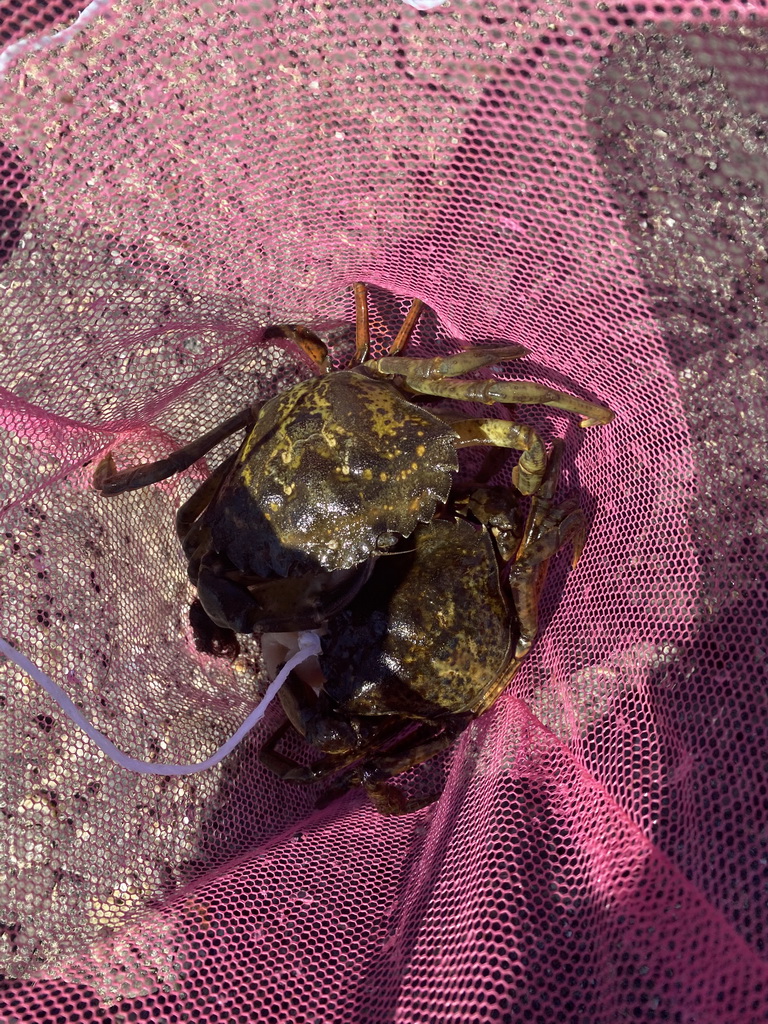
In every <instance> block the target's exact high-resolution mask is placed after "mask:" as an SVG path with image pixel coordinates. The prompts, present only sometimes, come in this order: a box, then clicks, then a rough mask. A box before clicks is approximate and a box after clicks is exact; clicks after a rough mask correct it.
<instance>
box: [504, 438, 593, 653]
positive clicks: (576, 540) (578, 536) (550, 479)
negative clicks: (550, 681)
mask: <svg viewBox="0 0 768 1024" xmlns="http://www.w3.org/2000/svg"><path fill="white" fill-rule="evenodd" d="M562 456H563V442H562V441H554V442H553V444H552V452H551V454H550V457H549V462H548V463H547V468H546V472H545V474H544V478H543V480H542V482H541V485H540V487H539V488H538V490H537V491H536V493H535V494H534V495H533V496H532V497H531V508H530V511H529V513H528V519H527V521H526V524H525V529H524V530H523V539H522V541H521V542H520V547H519V548H518V551H517V554H516V556H515V562H514V564H513V565H512V567H511V569H510V573H509V586H510V589H511V591H512V596H513V598H514V601H515V609H516V611H517V618H518V622H519V623H520V636H519V639H518V642H517V648H516V650H515V658H516V659H518V660H519V659H520V658H523V657H524V656H525V655H526V654H527V653H528V651H529V650H530V647H531V644H532V643H533V641H534V639H535V638H536V633H537V632H538V622H539V595H540V593H541V590H542V587H543V586H544V581H545V579H546V576H547V570H548V568H549V560H550V559H551V558H552V556H553V555H555V554H557V552H558V551H559V550H560V548H562V547H564V546H565V545H566V544H567V543H568V542H569V541H571V542H572V543H573V562H572V564H573V565H574V566H575V565H576V563H577V562H578V560H579V557H580V555H581V552H582V550H583V548H584V542H585V540H586V536H587V528H586V521H585V519H584V513H583V512H582V511H581V509H580V508H579V506H578V503H577V502H576V500H575V499H574V498H568V499H566V500H565V501H564V502H563V503H562V504H561V505H558V506H557V507H556V508H552V499H553V498H554V495H555V491H556V490H557V485H558V482H559V480H560V466H561V462H562Z"/></svg>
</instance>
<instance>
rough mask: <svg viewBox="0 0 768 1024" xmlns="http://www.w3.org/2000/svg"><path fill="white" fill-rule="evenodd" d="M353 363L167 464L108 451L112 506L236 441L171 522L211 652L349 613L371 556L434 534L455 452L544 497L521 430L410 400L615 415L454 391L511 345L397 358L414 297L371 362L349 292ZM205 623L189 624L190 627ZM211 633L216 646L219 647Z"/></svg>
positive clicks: (530, 391)
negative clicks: (508, 465)
mask: <svg viewBox="0 0 768 1024" xmlns="http://www.w3.org/2000/svg"><path fill="white" fill-rule="evenodd" d="M355 298H356V306H357V323H356V329H357V335H356V350H355V358H354V361H353V364H354V365H353V366H352V368H351V369H347V370H341V371H337V372H330V373H325V372H324V373H323V374H322V375H320V376H316V377H312V378H311V379H309V380H305V381H302V382H300V383H298V384H295V385H293V386H292V387H289V388H288V389H286V390H285V391H283V392H282V393H281V394H279V395H277V396H276V397H274V398H272V399H270V400H269V401H267V402H265V403H264V404H263V405H260V404H255V405H252V406H250V407H249V408H248V409H246V410H244V411H243V412H242V413H239V414H238V415H237V416H234V417H233V418H232V419H230V420H228V421H227V422H225V423H223V424H222V425H221V426H219V427H216V428H214V429H213V430H211V431H209V432H208V433H207V434H205V435H204V436H203V437H201V438H199V439H198V440H197V441H194V442H192V443H191V444H189V445H187V446H185V447H184V448H181V449H179V451H177V452H175V453H174V454H172V455H171V456H170V457H169V458H166V459H162V460H160V461H159V462H154V463H151V464H149V465H144V466H137V467H132V468H130V469H126V470H123V471H122V472H117V471H116V467H115V463H114V461H113V459H112V455H111V453H110V454H108V455H107V456H106V458H105V459H104V460H102V462H101V463H100V464H99V466H98V467H97V469H96V472H95V473H94V480H93V482H94V487H95V488H96V489H97V490H99V491H101V493H103V494H106V495H114V494H120V493H122V492H123V491H129V490H135V489H137V488H139V487H145V486H147V485H148V484H151V483H155V482H157V481H159V480H163V479H165V478H167V477H169V476H172V475H173V474H174V473H178V472H180V471H181V470H184V469H187V468H188V467H190V466H191V465H192V464H193V463H194V462H196V461H197V460H198V459H200V458H201V457H202V456H203V455H205V453H206V452H208V451H209V450H210V449H211V448H213V447H214V446H215V445H217V444H218V443H219V442H221V441H222V440H224V439H225V438H226V437H228V436H230V435H231V434H233V433H235V432H236V431H238V430H242V429H246V430H247V434H246V437H245V439H244V441H243V443H242V444H241V446H240V448H239V450H238V451H237V452H236V453H235V454H234V455H232V456H231V457H230V458H228V459H227V460H225V461H224V462H223V463H222V464H221V465H220V466H219V467H218V468H217V469H215V470H214V472H213V473H212V474H211V476H210V477H209V478H208V479H207V480H206V481H205V482H204V483H203V484H202V485H201V486H200V487H199V488H198V490H197V491H196V492H195V493H194V494H193V495H192V497H191V498H190V499H189V500H188V501H187V502H186V503H185V504H184V505H183V506H182V507H181V508H180V509H179V512H178V514H177V519H176V528H177V532H178V535H179V538H180V540H181V543H182V546H183V549H184V554H185V556H186V558H187V561H188V570H189V577H190V579H191V581H192V583H193V584H195V585H196V587H197V590H198V597H199V601H200V605H201V607H202V610H203V616H204V617H207V619H208V621H209V622H210V623H212V625H210V636H206V630H205V628H204V627H202V626H198V637H199V638H201V643H202V644H203V645H205V644H206V643H207V644H209V646H210V648H211V649H212V650H214V651H216V650H224V649H226V647H227V640H226V635H227V634H226V631H228V630H232V631H234V632H235V633H251V632H265V631H273V630H278V631H279V630H293V629H311V628H315V627H317V626H320V625H321V624H322V623H323V622H325V621H326V620H327V619H328V618H329V616H331V615H333V614H334V613H336V612H337V611H339V610H340V609H342V608H344V607H345V606H346V605H347V604H348V603H349V602H350V601H351V600H352V598H353V597H354V596H355V594H356V593H357V592H358V591H359V590H360V588H361V587H362V586H363V585H364V584H365V582H366V580H367V579H368V577H369V576H370V574H371V571H372V569H373V565H374V562H375V560H376V558H377V556H378V555H379V554H380V553H382V552H384V551H388V550H391V549H392V548H393V546H394V545H396V544H397V543H398V542H399V541H400V540H401V538H404V537H408V536H410V535H411V534H412V533H413V531H414V529H415V528H416V526H417V524H418V523H428V522H429V521H430V520H431V519H432V517H433V515H434V514H435V510H436V508H437V506H438V504H440V503H443V502H445V501H446V500H447V498H448V494H449V492H450V489H451V485H452V482H453V475H454V472H455V471H456V469H457V467H458V461H457V454H456V452H457V449H458V448H461V447H465V446H475V445H495V446H498V447H502V448H514V449H517V450H519V451H521V452H522V455H521V457H520V460H519V462H518V464H517V466H516V467H515V469H514V471H513V482H514V483H515V485H516V487H517V488H519V490H520V491H521V492H522V493H524V494H531V493H533V492H535V491H536V490H537V488H538V487H539V485H540V483H541V480H542V476H543V473H544V468H545V464H546V453H545V449H544V446H543V445H542V442H541V440H540V439H539V437H538V435H537V434H536V432H535V431H534V430H533V429H532V428H531V427H529V426H526V425H524V424H518V423H514V422H511V421H508V420H498V419H457V418H448V417H441V416H439V415H436V414H435V413H433V412H430V411H429V410H427V409H425V408H424V407H422V406H419V405H418V404H417V403H418V396H419V395H436V396H443V397H446V398H451V399H458V400H465V401H473V402H483V403H486V404H494V403H495V402H502V403H511V404H520V403H522V404H528V403H536V404H544V405H550V406H555V407H557V408H560V409H566V410H570V411H571V412H575V413H578V414H579V415H580V416H581V417H582V420H581V425H582V426H584V427H587V426H593V425H595V424H598V423H608V422H610V420H611V419H612V418H613V413H612V412H611V411H610V410H609V409H607V408H606V407H605V406H602V405H597V404H594V403H592V402H586V401H583V400H581V399H578V398H575V397H573V396H571V395H567V394H563V393H561V392H559V391H553V390H551V389H549V388H546V387H543V386H541V385H538V384H533V383H529V382H525V381H498V380H493V379H491V380H456V379H455V378H456V377H457V376H458V375H459V374H462V373H467V372H470V371H472V370H476V369H479V368H481V367H484V366H489V365H492V364H495V363H499V362H503V361H507V360H511V359H517V358H519V357H520V356H522V355H524V354H525V350H524V349H523V348H521V347H520V346H518V345H501V346H484V347H479V348H470V349H467V350H466V351H464V352H460V353H458V354H457V355H452V356H446V357H442V358H440V357H438V358H435V359H418V358H407V357H403V356H399V355H398V353H399V352H400V351H401V350H402V349H403V347H404V346H405V344H406V343H407V341H408V338H409V337H410V334H411V332H412V330H413V326H414V324H415V323H416V320H417V319H418V316H419V313H420V310H421V302H420V301H419V300H416V301H415V302H414V303H413V305H412V307H411V310H410V312H409V313H408V316H407V317H406V319H405V321H404V323H403V325H402V328H401V330H400V332H399V334H398V336H397V338H396V339H395V341H394V343H393V345H392V349H391V354H390V355H389V356H385V357H383V358H381V359H375V360H368V359H367V356H368V346H369V332H368V307H367V295H366V289H365V286H364V285H362V284H358V285H355ZM270 334H271V335H273V336H274V335H281V336H283V337H287V338H290V339H291V340H295V341H297V342H298V344H300V345H301V347H302V348H304V350H305V351H308V352H310V354H311V355H312V356H313V358H314V359H315V361H316V362H317V363H318V365H319V367H320V369H321V370H323V371H324V370H326V369H327V358H326V356H327V353H326V351H325V349H324V346H323V344H322V342H321V341H320V340H319V339H317V338H316V337H315V336H314V335H312V334H311V333H310V332H308V331H306V330H304V329H302V328H291V327H278V328H271V329H270V331H268V332H267V334H266V335H265V337H267V336H269V335H270ZM199 618H200V616H198V619H199ZM214 626H215V627H218V629H219V630H224V631H225V633H224V637H225V638H224V639H221V638H217V639H214V638H213V637H214V633H215V628H214Z"/></svg>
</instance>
